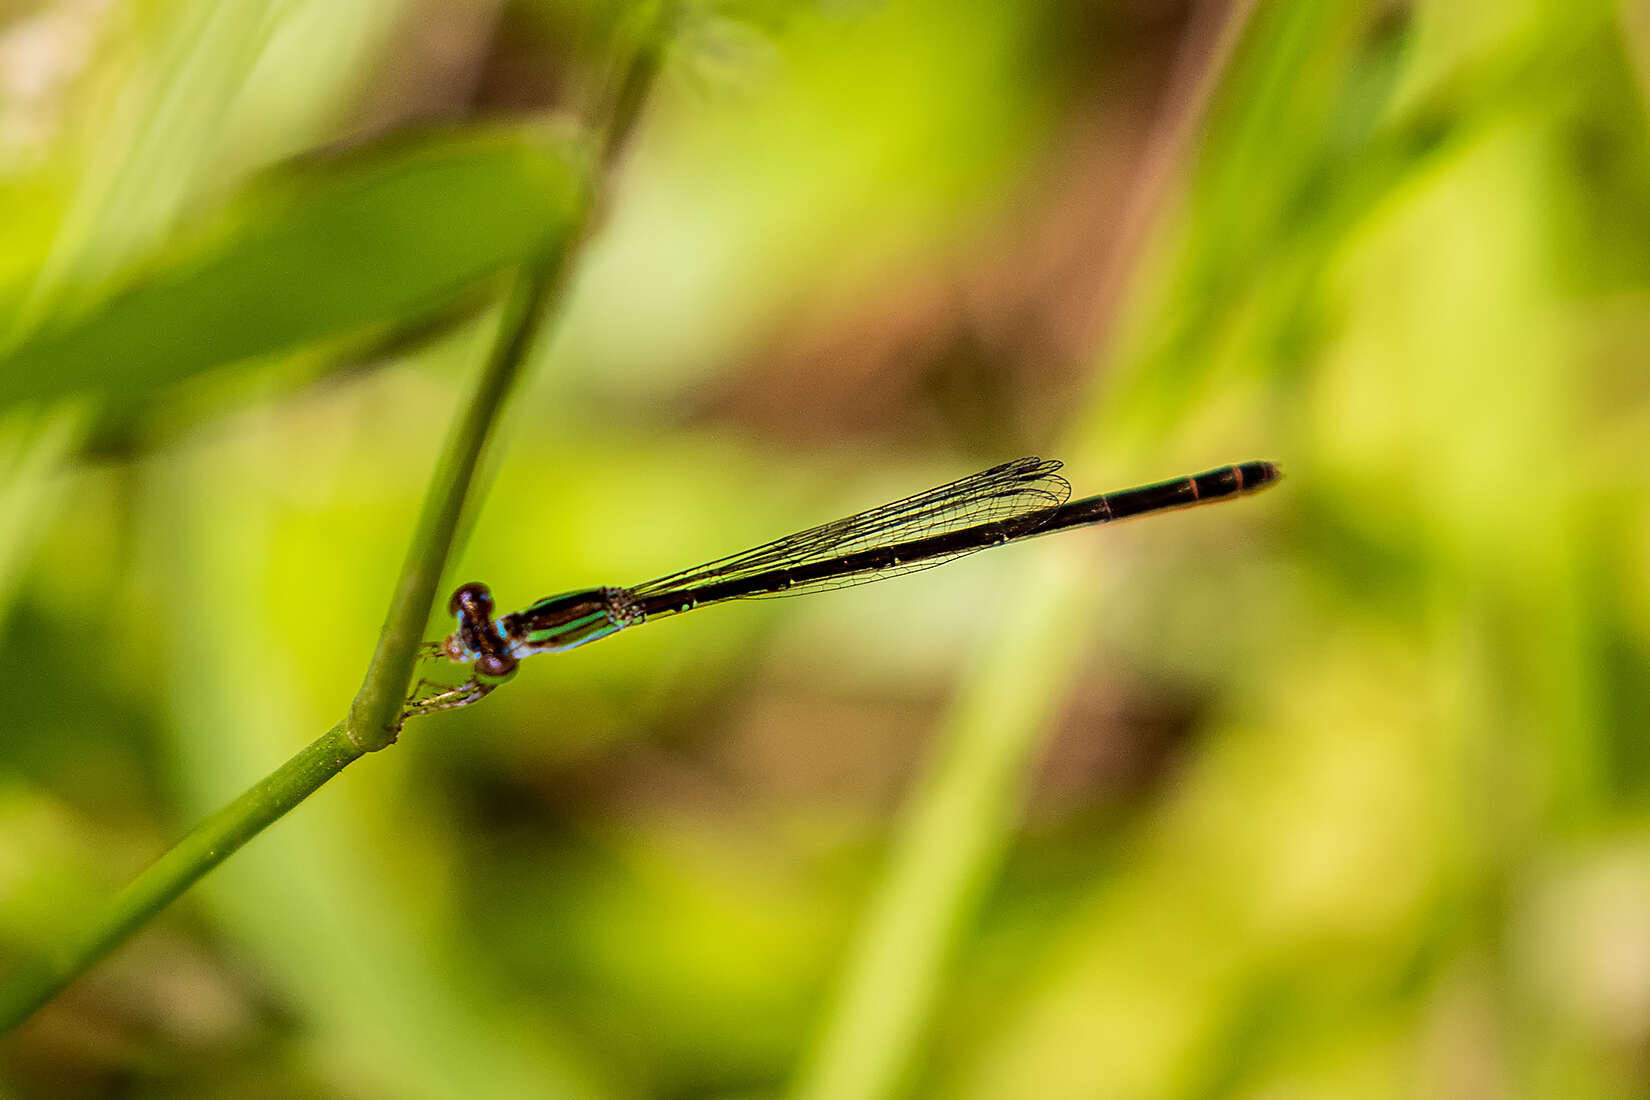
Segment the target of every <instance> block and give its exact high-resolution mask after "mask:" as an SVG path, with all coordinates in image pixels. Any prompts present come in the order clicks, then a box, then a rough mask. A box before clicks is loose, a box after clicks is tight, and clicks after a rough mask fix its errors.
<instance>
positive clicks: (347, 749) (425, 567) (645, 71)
mask: <svg viewBox="0 0 1650 1100" xmlns="http://www.w3.org/2000/svg"><path fill="white" fill-rule="evenodd" d="M659 10H660V11H661V12H662V10H663V9H659ZM658 25H659V24H657V23H655V24H654V25H653V26H654V28H655V29H656V28H657V26H658ZM658 49H659V43H658V41H657V40H656V38H655V37H653V36H650V35H645V34H644V36H643V38H642V40H641V42H640V43H639V45H638V48H637V49H636V50H635V51H634V54H633V56H632V58H631V60H630V62H629V65H628V68H627V71H626V74H625V76H624V78H623V80H622V81H621V83H620V86H619V87H620V91H619V94H618V95H617V97H616V99H615V101H614V102H613V103H611V104H609V106H608V115H607V118H606V120H605V124H604V126H603V128H602V133H601V135H600V140H599V142H598V145H597V149H598V153H597V155H596V157H595V160H596V164H595V165H594V166H593V170H592V172H591V173H590V175H589V177H588V178H590V179H591V180H592V183H593V184H594V185H595V187H594V188H593V190H592V193H591V194H589V195H587V196H586V199H585V202H584V203H583V204H582V207H581V214H580V215H579V216H578V217H577V218H575V219H573V220H572V221H571V222H570V224H569V225H568V226H566V227H565V232H564V233H562V234H561V236H560V237H559V238H558V239H556V240H554V241H552V243H551V244H550V245H549V246H548V247H547V248H546V250H545V251H544V252H543V253H542V254H541V255H540V257H539V258H538V259H537V260H536V261H534V262H531V263H529V264H527V265H526V266H524V267H523V269H522V270H521V271H520V272H519V274H518V276H517V278H516V281H515V283H514V285H513V286H512V288H511V290H510V293H509V295H508V297H507V298H506V300H505V303H504V308H503V315H502V317H501V318H500V321H499V332H498V338H497V340H496V341H495V342H494V344H493V348H492V352H491V354H490V355H489V356H488V359H487V363H486V365H485V366H484V367H483V369H482V372H481V378H480V380H479V381H478V382H477V384H476V389H475V393H474V395H473V396H472V397H471V399H470V401H469V403H468V404H467V405H466V406H465V409H464V412H463V415H462V416H460V418H459V420H458V422H457V423H456V424H455V425H454V426H453V430H452V433H451V435H450V436H449V438H448V440H447V444H446V447H445V448H444V450H443V451H442V455H441V459H440V461H439V462H438V463H437V465H436V471H435V476H434V477H433V478H432V480H431V482H430V488H429V491H428V493H427V494H426V495H425V498H424V507H423V510H422V512H421V513H420V515H419V519H418V524H417V527H416V528H415V529H414V533H413V538H412V543H411V545H410V547H409V548H408V551H407V559H406V562H405V563H404V564H403V565H402V569H401V577H400V580H399V581H398V582H397V584H396V586H395V593H394V595H393V596H392V597H391V600H390V609H389V613H388V615H386V616H385V620H384V628H383V630H382V632H381V633H380V634H379V638H378V645H377V648H376V649H375V650H374V652H373V656H372V661H371V662H370V663H369V664H368V666H367V672H366V676H365V678H364V679H363V681H362V684H361V690H360V691H359V692H358V693H357V694H356V696H355V700H354V702H353V703H351V705H350V709H349V716H348V717H347V718H346V719H345V720H344V721H343V722H340V723H339V724H338V725H336V726H333V727H332V728H331V729H329V730H328V731H327V732H326V733H324V734H322V735H321V736H320V737H319V738H318V739H317V740H316V741H315V742H314V743H313V744H311V745H310V746H309V747H308V748H306V749H304V750H303V751H302V752H300V753H298V755H296V756H294V757H293V758H292V759H291V760H289V761H287V762H286V763H285V764H283V765H281V767H280V768H278V769H277V770H276V771H275V772H273V773H272V774H271V775H269V776H267V777H266V778H264V779H263V780H261V781H260V782H258V783H257V784H256V785H255V786H254V787H252V788H251V789H250V790H248V791H247V792H246V793H244V794H242V795H241V796H240V797H239V798H237V799H235V801H233V802H231V803H230V804H229V805H227V806H225V807H224V808H223V809H221V810H219V811H218V812H217V813H215V814H213V815H212V816H211V817H209V818H207V819H206V820H205V821H203V822H201V823H200V824H199V825H197V826H196V827H195V828H194V829H192V830H190V832H189V833H188V834H187V835H186V836H185V837H184V838H183V839H182V840H180V841H179V842H178V843H177V844H176V845H174V846H173V847H172V848H171V849H170V850H169V851H168V852H166V854H165V855H163V856H161V857H160V858H159V859H158V860H156V861H155V862H154V863H152V864H151V865H150V866H149V867H148V868H147V869H145V870H144V871H143V872H142V873H141V874H139V875H138V877H137V878H136V879H134V880H133V881H132V882H131V883H130V884H129V885H128V886H127V887H126V888H125V889H123V890H122V891H120V893H119V894H117V895H116V896H115V897H114V899H113V900H112V901H111V902H110V903H109V904H108V906H106V907H105V908H104V909H103V910H102V911H101V912H99V913H97V914H96V916H95V917H94V918H93V919H92V920H91V921H90V922H89V923H88V924H87V925H85V926H84V929H83V930H82V931H80V932H78V933H77V934H75V935H74V936H73V937H72V938H69V939H66V940H65V941H64V942H63V943H62V944H61V945H59V946H58V947H57V948H55V949H53V950H49V951H47V952H45V953H43V954H42V955H41V956H39V957H37V958H35V959H33V960H31V961H30V962H29V963H27V964H25V965H24V966H22V967H20V968H19V969H18V970H17V971H16V972H15V973H13V974H12V975H10V976H9V978H8V979H7V980H6V982H5V984H4V985H3V986H0V1034H5V1033H6V1032H8V1031H10V1030H11V1029H12V1028H14V1027H16V1026H17V1025H18V1024H19V1023H21V1022H22V1021H24V1020H25V1019H27V1018H28V1017H29V1016H30V1015H31V1014H32V1013H33V1012H34V1011H35V1010H36V1009H37V1008H39V1007H40V1006H41V1005H43V1004H45V1003H46V1002H47V1001H49V1000H50V999H51V998H52V997H54V996H55V995H56V994H57V993H58V992H59V991H61V990H62V989H63V988H64V987H65V986H66V985H68V984H69V983H70V982H71V981H73V980H74V979H75V978H76V977H78V976H79V975H80V974H82V973H84V972H85V971H86V970H87V969H88V968H90V967H91V966H92V964H94V963H96V962H97V961H98V960H99V959H101V958H102V957H103V956H104V955H106V954H108V953H109V952H110V951H111V950H113V949H114V948H115V947H116V946H118V945H119V944H121V943H122V942H124V941H125V940H126V938H127V937H128V936H130V935H131V934H132V933H133V932H135V931H136V930H137V929H139V928H141V927H142V926H143V925H144V924H145V923H146V922H147V921H148V920H149V919H150V918H151V917H153V916H155V914H157V913H159V912H160V911H161V910H162V909H164V908H166V906H167V905H169V904H170V903H171V902H172V901H173V900H174V899H175V898H177V897H178V896H179V895H181V894H182V893H183V892H184V891H185V890H187V889H189V887H190V886H192V885H194V883H196V882H197V881H199V880H200V878H201V877H202V876H204V875H205V874H206V873H207V872H208V871H210V870H212V868H214V867H216V866H217V865H218V864H220V863H222V862H223V861H224V860H225V859H227V858H228V857H229V856H230V855H231V854H232V853H234V852H236V851H237V850H239V849H240V847H241V846H242V845H244V844H245V843H246V842H247V841H248V840H251V839H252V838H253V837H254V836H256V835H258V833H259V832H261V831H262V830H263V829H264V828H265V827H266V826H268V825H269V824H271V823H272V822H274V821H276V820H277V819H279V818H280V817H282V816H283V815H284V814H286V813H287V811H289V810H291V809H293V808H294V807H295V806H297V805H298V804H299V803H300V802H302V801H303V800H304V799H306V798H308V797H309V796H310V795H311V794H313V793H314V792H315V791H317V790H319V789H320V787H321V786H322V784H324V783H326V782H327V780H329V779H331V778H332V777H333V776H335V775H337V774H338V773H339V772H341V771H343V770H344V768H345V767H347V766H348V765H349V764H350V763H351V762H353V761H355V760H357V759H359V758H360V757H361V756H363V755H365V754H366V753H369V752H377V751H378V750H380V749H384V748H387V747H388V746H390V745H392V744H394V743H395V739H396V735H397V733H398V731H399V729H400V718H401V708H402V704H403V702H404V700H405V699H406V694H407V685H408V683H409V682H410V681H411V680H412V674H413V669H414V667H415V665H416V663H417V658H418V646H419V643H420V642H421V641H422V639H423V630H424V625H425V623H426V622H427V621H428V619H429V615H430V607H431V605H432V604H433V603H434V601H435V595H436V590H437V586H438V585H439V584H440V583H441V574H442V570H443V569H444V568H445V567H446V562H447V557H448V554H449V552H450V551H451V549H452V545H453V540H454V538H455V536H456V535H457V532H458V525H459V521H460V519H461V517H462V515H463V512H464V507H465V502H466V500H467V499H468V497H469V493H470V489H471V486H472V485H473V484H474V481H475V475H476V469H477V467H478V465H479V464H480V461H481V455H482V452H483V450H484V449H485V447H486V444H487V439H488V436H489V435H490V433H491V430H492V427H493V425H494V424H495V423H496V421H497V419H498V415H499V411H500V409H501V408H502V407H503V405H504V401H505V399H506V398H507V397H508V396H509V393H510V391H511V389H512V388H513V385H514V383H515V381H516V379H517V378H518V377H519V376H520V374H521V371H522V367H523V365H524V364H525V362H526V360H527V357H528V352H529V351H530V350H531V348H532V342H533V337H534V335H535V334H536V333H537V332H538V330H539V327H540V325H541V323H542V322H543V320H544V317H545V314H546V312H547V311H548V310H549V309H550V308H551V307H552V306H553V305H554V304H556V303H558V302H559V301H560V300H561V299H562V298H564V297H565V295H564V294H563V293H562V290H563V288H564V286H565V282H566V275H567V273H568V272H569V271H570V270H571V266H572V259H573V256H574V254H575V253H576V252H577V251H578V246H579V245H580V244H581V243H582V242H583V241H584V239H585V238H586V237H587V236H588V234H589V232H590V231H591V229H592V227H593V226H594V225H595V223H596V222H597V220H599V217H600V214H601V211H602V207H603V205H604V203H603V202H602V201H601V200H602V197H603V196H602V193H601V190H600V187H601V184H602V182H603V179H602V177H604V176H605V175H606V174H607V172H608V171H610V170H611V169H612V167H613V165H614V163H615V162H616V160H617V159H618V156H619V154H620V152H621V151H622V149H623V147H624V145H625V142H626V139H627V138H628V136H629V134H630V133H631V131H632V130H633V129H634V127H635V125H636V121H637V118H638V117H639V115H640V113H641V107H642V104H643V103H644V101H645V100H646V96H647V93H648V90H649V89H650V87H651V85H652V82H653V77H654V74H655V73H656V71H657V68H658Z"/></svg>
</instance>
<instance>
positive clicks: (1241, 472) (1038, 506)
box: [405, 458, 1282, 717]
mask: <svg viewBox="0 0 1650 1100" xmlns="http://www.w3.org/2000/svg"><path fill="white" fill-rule="evenodd" d="M1059 469H1060V463H1058V462H1053V461H1045V460H1043V459H1040V458H1022V459H1018V460H1016V461H1014V462H1005V463H1003V464H1002V465H1001V466H993V467H992V468H991V469H989V470H985V471H982V472H980V473H977V474H974V475H973V476H972V477H965V478H963V479H962V480H960V481H953V482H951V483H950V484H949V485H941V486H939V487H938V488H936V489H930V490H928V491H927V492H926V493H918V494H917V495H916V496H913V497H907V498H906V499H904V500H899V501H895V502H894V503H892V504H885V505H883V506H882V507H881V508H873V509H871V510H870V511H869V512H861V513H859V514H858V515H854V516H849V517H848V518H846V519H839V520H837V521H836V522H834V523H827V524H824V525H822V526H819V527H811V528H809V529H808V530H806V531H801V532H798V533H797V534H794V535H787V536H785V537H784V538H782V539H776V540H775V541H773V542H770V543H765V544H763V545H762V546H758V547H756V548H754V549H751V550H746V551H744V552H743V553H740V554H734V555H732V556H731V557H726V558H718V559H717V560H716V561H713V562H710V563H708V564H706V565H701V566H698V567H697V568H694V569H687V570H684V571H682V572H680V573H672V574H670V576H668V577H660V578H659V579H658V580H652V581H648V582H647V583H645V584H639V585H636V586H634V587H631V588H585V589H581V590H579V591H577V592H565V593H562V594H561V595H557V596H550V597H548V598H546V599H543V600H540V601H539V602H538V603H535V604H533V605H532V606H531V607H528V608H526V609H524V610H522V611H516V612H512V613H511V614H508V615H503V616H500V617H499V618H497V619H495V618H493V596H492V593H491V592H489V591H488V589H487V586H486V585H484V584H476V583H470V584H466V585H463V586H461V587H460V588H459V589H458V590H457V591H456V592H454V593H453V598H452V601H451V602H450V604H449V605H448V606H449V610H450V611H451V612H452V614H453V615H455V616H457V618H458V629H456V630H454V631H453V633H452V634H451V635H450V636H448V637H447V639H446V640H445V641H441V642H431V643H428V644H427V645H426V646H425V649H424V655H425V657H426V658H427V659H430V660H440V659H445V660H448V661H452V662H454V663H457V664H463V665H469V666H470V678H469V679H468V680H466V681H464V682H463V683H461V684H458V685H456V686H446V685H442V684H437V683H435V682H433V681H430V680H421V681H419V684H418V687H417V688H416V689H415V690H414V692H413V695H412V697H411V698H410V699H408V701H407V708H406V712H405V716H407V717H411V716H414V715H420V714H428V713H430V712H431V711H437V710H451V709H452V708H454V707H465V706H469V705H470V704H471V703H474V702H476V701H477V700H478V699H480V698H482V697H483V696H485V695H486V694H487V693H488V692H490V691H492V690H493V689H494V688H495V687H497V686H498V685H499V684H502V683H504V682H505V681H506V680H508V679H510V677H512V676H514V675H515V672H516V665H517V663H518V662H520V661H521V660H522V659H523V658H525V657H531V656H533V655H534V654H535V653H560V652H561V651H562V650H566V649H573V648H574V647H576V646H581V645H584V644H586V643H587V642H594V641H596V640H597V639H598V638H605V637H607V636H608V635H609V634H614V633H617V632H618V631H620V630H623V629H624V628H625V627H628V626H635V625H636V624H638V623H645V622H649V621H651V620H653V619H659V618H663V617H664V616H666V615H679V614H681V613H682V612H684V611H692V610H693V609H694V608H696V607H704V606H705V605H706V604H712V603H721V602H722V601H724V600H742V599H750V598H753V597H762V596H789V595H795V594H797V593H801V592H815V591H819V590H821V589H826V588H842V587H846V586H848V585H852V584H863V583H865V582H866V581H873V580H880V579H882V578H884V577H892V576H894V575H896V574H899V573H907V572H911V571H913V570H917V569H926V568H928V567H929V566H933V565H939V564H941V563H942V562H947V561H950V560H952V559H953V558H958V557H961V556H962V555H964V554H972V553H973V552H974V551H976V550H984V549H987V548H988V547H992V546H1001V545H1002V544H1004V543H1007V542H1017V541H1019V540H1020V539H1028V538H1035V537H1037V536H1039V535H1050V534H1053V533H1054V532H1056V531H1064V530H1066V529H1068V528H1071V527H1086V526H1089V525H1091V524H1097V523H1112V522H1114V521H1116V520H1123V519H1129V518H1131V517H1134V516H1144V515H1149V514H1150V513H1153V512H1166V511H1169V510H1171V509H1174V508H1189V507H1191V506H1193V505H1197V504H1208V503H1211V502H1213V501H1217V500H1224V499H1226V498H1229V497H1236V496H1239V495H1242V494H1244V493H1252V492H1255V491H1256V490H1258V489H1262V488H1264V487H1266V486H1267V485H1270V484H1272V483H1273V482H1274V481H1276V480H1277V479H1278V478H1279V477H1280V476H1282V475H1281V474H1280V473H1279V472H1278V468H1277V467H1276V466H1275V465H1273V464H1272V463H1270V462H1244V463H1241V464H1239V465H1236V466H1222V467H1221V468H1220V469H1218V470H1210V471H1208V472H1207V473H1201V474H1194V475H1193V476H1191V477H1182V478H1176V479H1175V480H1173V481H1162V482H1158V483H1156V484H1154V485H1143V486H1140V487H1138V488H1134V489H1123V490H1120V491H1118V492H1115V493H1106V494H1103V495H1101V496H1094V497H1086V498H1084V499H1083V500H1076V501H1071V502H1070V503H1067V498H1068V497H1069V496H1070V495H1071V486H1070V484H1068V483H1067V482H1066V479H1065V478H1063V477H1060V476H1059V474H1058V473H1057V472H1056V471H1058V470H1059Z"/></svg>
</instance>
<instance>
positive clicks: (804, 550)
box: [630, 457, 1071, 598]
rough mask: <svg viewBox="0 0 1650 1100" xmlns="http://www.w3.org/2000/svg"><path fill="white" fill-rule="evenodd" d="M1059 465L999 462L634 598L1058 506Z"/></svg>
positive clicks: (1061, 499) (641, 589)
mask: <svg viewBox="0 0 1650 1100" xmlns="http://www.w3.org/2000/svg"><path fill="white" fill-rule="evenodd" d="M1059 469H1060V463H1058V462H1055V461H1053V460H1045V459H1041V458H1035V457H1033V458H1020V459H1016V460H1014V461H1013V462H1005V463H1003V464H1002V465H1001V466H993V467H991V469H989V470H982V471H981V472H980V473H977V474H973V475H971V476H969V477H965V478H963V479H961V480H960V481H953V482H951V483H949V484H947V485H940V486H938V487H936V488H933V489H929V490H928V491H927V492H924V493H918V494H917V495H915V496H910V497H906V498H905V499H904V500H896V501H894V502H893V503H892V504H884V505H883V506H882V507H880V508H873V509H871V510H870V511H868V512H860V513H859V514H858V515H853V516H848V517H847V518H845V519H839V520H836V521H834V522H832V523H825V524H821V525H820V526H818V527H810V528H808V529H807V530H806V531H798V532H797V533H796V534H794V535H786V536H785V537H784V538H782V539H775V540H774V541H773V542H769V543H764V544H763V545H761V546H757V547H753V548H752V549H750V550H745V551H742V552H741V553H738V554H731V555H729V556H728V557H725V558H718V559H717V560H715V561H713V562H707V563H705V564H704V565H700V566H697V567H695V568H693V569H685V570H683V571H682V572H680V573H672V574H670V575H669V576H668V577H660V578H658V579H657V580H651V581H648V582H646V583H645V584H640V585H637V586H636V587H635V588H632V589H631V590H630V591H631V592H632V593H633V594H634V595H635V596H637V597H641V598H646V597H648V596H656V595H659V594H661V593H665V592H671V591H675V590H677V589H683V588H694V587H697V586H699V585H702V584H706V583H708V582H710V581H728V580H737V579H740V578H744V577H749V576H754V575H756V574H760V573H767V572H770V571H772V570H775V569H787V568H792V567H796V566H802V565H810V564H813V563H817V562H823V561H827V560H830V559H833V558H840V557H843V556H845V555H849V554H853V553H855V552H856V551H860V550H870V549H874V548H876V547H879V546H888V545H893V544H898V543H904V542H910V541H912V540H915V539H920V538H925V537H928V536H931V535H940V534H944V533H946V532H949V531H959V530H962V529H964V528H968V527H975V526H978V525H979V524H982V523H990V522H992V521H994V520H1002V519H1008V518H1011V517H1013V516H1018V515H1024V514H1025V513H1027V512H1034V511H1038V510H1041V509H1046V508H1054V507H1058V506H1059V505H1061V504H1064V503H1065V502H1066V499H1067V498H1068V497H1070V496H1071V485H1070V484H1069V483H1068V482H1067V481H1066V479H1065V478H1063V477H1060V476H1059V475H1058V474H1057V473H1056V471H1057V470H1059ZM980 549H984V547H983V546H975V547H970V548H968V549H964V550H958V551H957V552H955V553H950V554H944V555H940V556H937V557H932V558H925V559H924V560H922V561H917V562H906V563H901V564H899V565H891V566H887V567H884V568H881V569H874V570H866V571H864V572H861V573H855V574H849V575H844V576H837V577H831V578H829V579H825V580H816V581H810V582H807V583H804V584H799V585H797V586H796V587H794V588H790V589H787V590H785V591H783V592H765V593H760V594H758V598H759V597H765V596H789V595H795V594H798V593H801V592H817V591H820V590H821V589H829V588H844V587H847V586H848V585H854V584H864V583H865V582H867V581H872V580H881V579H882V578H884V577H892V576H897V575H898V574H901V573H910V572H914V571H916V570H918V569H927V568H929V567H931V566H935V565H939V564H941V563H943V562H947V561H952V560H954V559H956V558H959V557H962V556H963V555H964V554H971V553H973V552H974V551H975V550H980ZM744 598H751V597H744Z"/></svg>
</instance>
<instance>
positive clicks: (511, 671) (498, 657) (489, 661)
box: [475, 653, 516, 680]
mask: <svg viewBox="0 0 1650 1100" xmlns="http://www.w3.org/2000/svg"><path fill="white" fill-rule="evenodd" d="M475 667H476V675H477V676H479V677H480V678H481V679H483V680H508V679H509V678H510V677H512V676H514V675H515V674H516V659H515V658H514V657H512V656H510V655H509V654H508V653H499V654H494V653H488V654H484V655H483V656H481V657H479V658H477V659H476V666H475Z"/></svg>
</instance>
